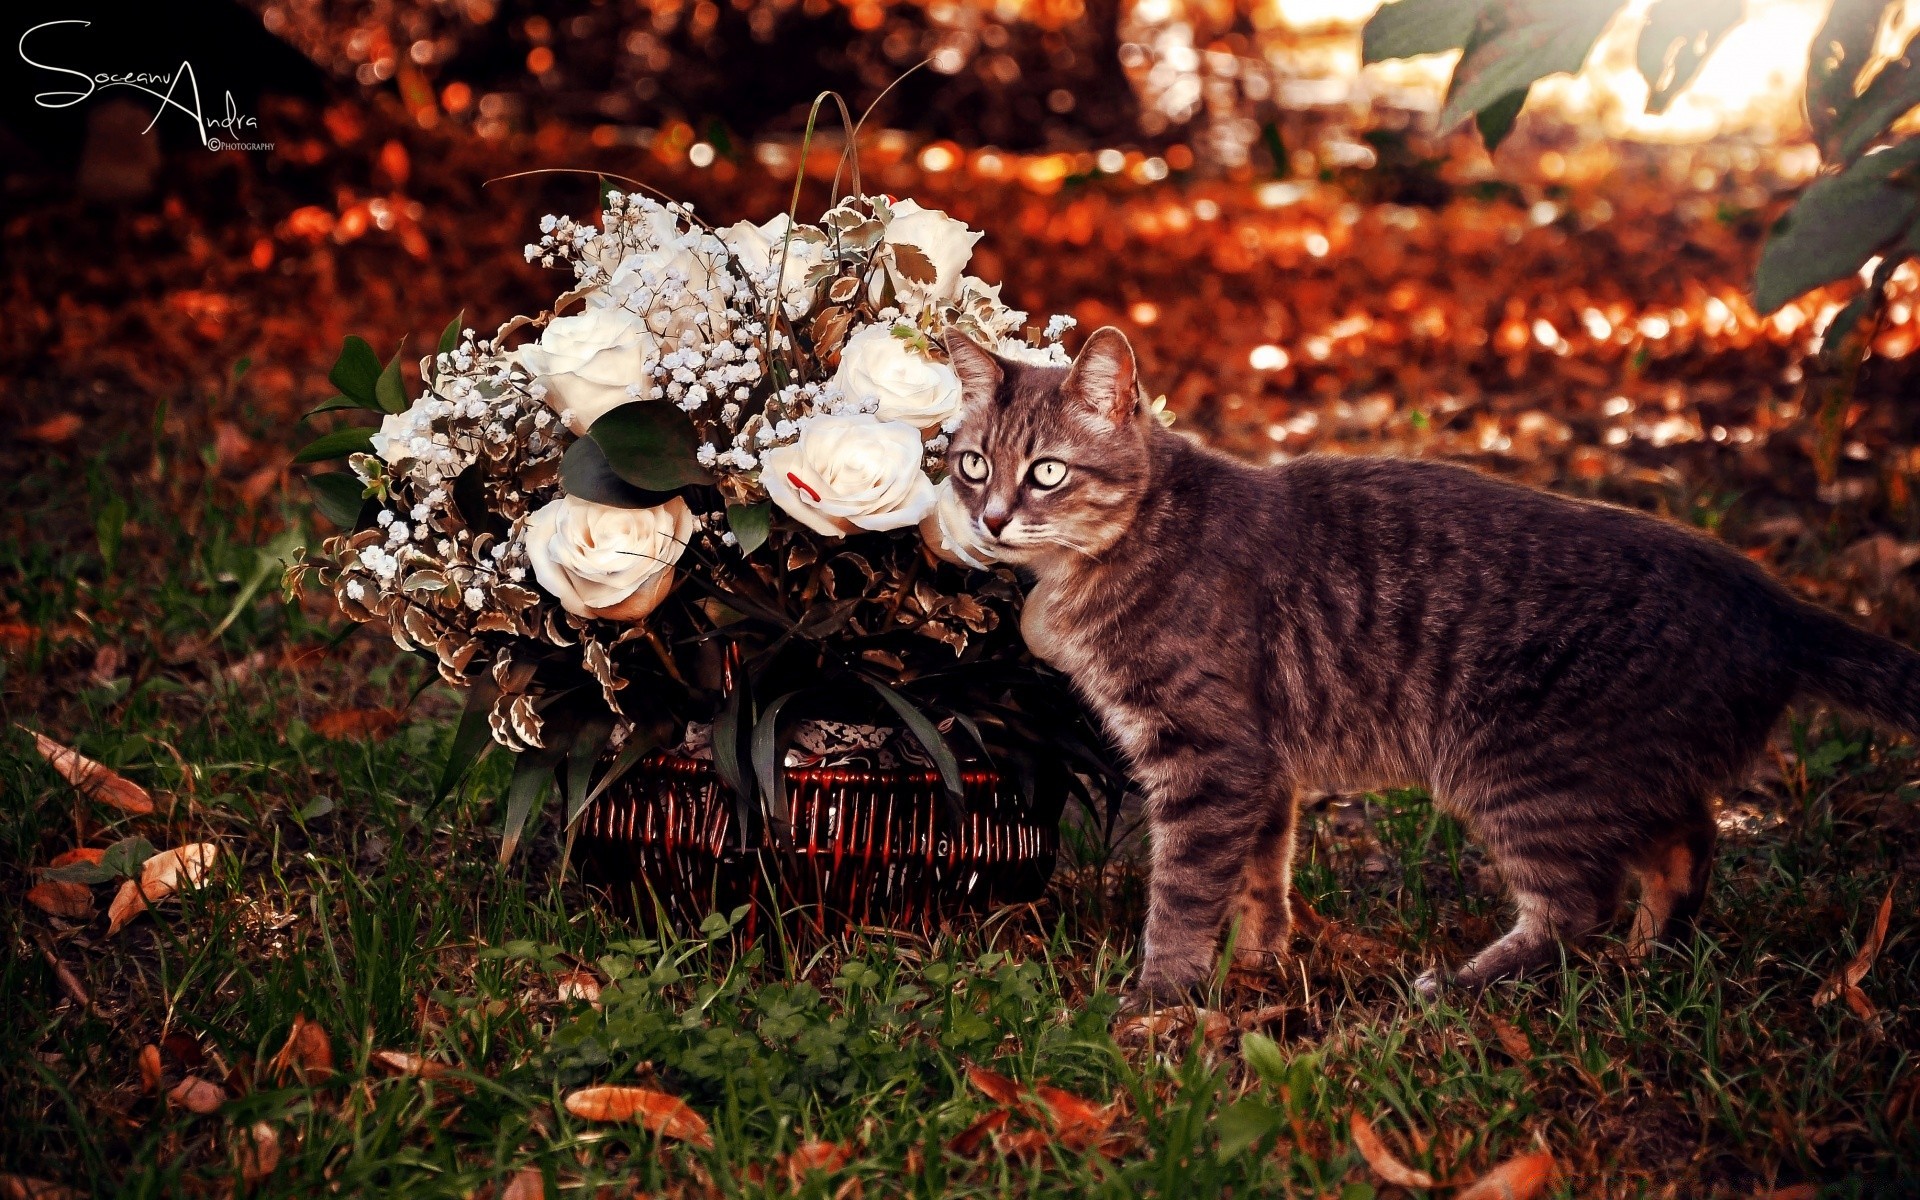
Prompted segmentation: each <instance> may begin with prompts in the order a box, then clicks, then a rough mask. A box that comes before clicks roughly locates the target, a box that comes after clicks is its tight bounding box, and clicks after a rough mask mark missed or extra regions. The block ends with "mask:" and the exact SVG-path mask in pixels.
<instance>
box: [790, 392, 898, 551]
mask: <svg viewBox="0 0 1920 1200" xmlns="http://www.w3.org/2000/svg"><path fill="white" fill-rule="evenodd" d="M922 453H923V450H922V449H921V446H920V431H919V430H918V429H916V428H914V427H913V426H912V425H908V424H906V423H905V422H902V421H882V420H879V419H878V418H876V417H873V416H871V415H869V414H867V413H850V414H838V415H834V416H822V417H814V418H812V419H811V420H809V421H807V422H806V423H805V424H803V425H802V426H801V427H800V437H799V440H797V441H795V442H794V443H793V444H792V445H790V446H775V447H774V448H773V449H771V450H768V451H766V452H764V453H763V454H761V456H760V465H761V468H762V470H761V474H760V483H761V486H763V487H765V488H766V489H767V495H769V496H771V497H773V502H774V503H775V504H778V505H779V506H780V507H781V508H782V509H784V510H786V512H787V513H788V515H790V516H792V517H793V518H794V519H795V520H797V521H799V522H800V523H801V524H802V525H805V526H807V527H808V528H809V529H813V530H817V531H818V532H820V533H824V534H826V535H827V536H829V537H842V536H844V535H846V534H849V533H852V532H854V531H855V530H860V529H904V528H906V527H907V526H909V525H917V524H919V523H920V518H921V517H924V516H926V515H927V513H928V512H929V511H930V510H931V509H932V508H933V504H934V498H935V497H934V490H933V481H932V480H931V479H928V478H927V474H926V472H925V471H922V470H921V469H920V458H921V455H922Z"/></svg>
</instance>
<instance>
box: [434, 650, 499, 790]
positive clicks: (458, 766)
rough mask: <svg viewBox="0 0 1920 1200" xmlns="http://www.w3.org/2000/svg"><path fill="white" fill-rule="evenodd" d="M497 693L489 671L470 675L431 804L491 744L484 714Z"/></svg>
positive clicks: (450, 788)
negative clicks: (462, 706)
mask: <svg viewBox="0 0 1920 1200" xmlns="http://www.w3.org/2000/svg"><path fill="white" fill-rule="evenodd" d="M499 695H500V686H499V685H498V684H496V683H495V682H494V681H493V675H492V674H491V673H490V672H482V673H481V674H479V675H476V676H474V677H473V681H472V682H471V683H469V684H468V685H467V703H466V707H465V708H463V709H461V710H460V723H459V724H458V725H456V726H455V727H454V730H453V744H452V745H451V746H450V747H448V749H447V761H446V763H445V764H444V765H443V766H442V767H441V768H440V786H439V787H437V788H435V789H434V792H433V802H434V803H435V804H438V803H440V801H442V800H445V799H446V798H447V794H448V793H450V792H452V791H453V789H454V788H455V786H457V785H458V784H459V782H460V780H461V778H462V777H463V776H464V775H466V773H467V769H468V768H469V767H471V766H473V764H474V763H475V762H477V761H479V758H480V756H481V754H483V753H485V752H486V750H487V748H488V747H490V746H492V745H493V734H492V732H491V731H490V730H489V728H488V726H487V714H488V712H490V711H491V710H492V708H493V702H494V700H496V699H498V698H499Z"/></svg>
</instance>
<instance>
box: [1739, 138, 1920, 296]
mask: <svg viewBox="0 0 1920 1200" xmlns="http://www.w3.org/2000/svg"><path fill="white" fill-rule="evenodd" d="M1916 163H1920V138H1914V139H1910V140H1908V141H1905V142H1901V143H1900V144H1899V145H1897V146H1894V147H1892V148H1891V149H1887V150H1881V151H1879V152H1877V153H1874V154H1869V155H1867V156H1866V157H1864V158H1862V159H1860V160H1859V161H1858V162H1855V163H1853V164H1851V165H1850V166H1848V167H1847V168H1846V169H1845V170H1843V171H1841V172H1840V173H1839V174H1837V175H1829V176H1827V177H1826V178H1824V179H1821V180H1818V181H1817V182H1815V183H1814V184H1813V186H1812V187H1809V188H1808V189H1807V190H1806V191H1805V192H1804V193H1803V194H1802V195H1801V197H1800V199H1799V201H1798V202H1796V203H1795V204H1794V206H1793V208H1792V209H1790V210H1789V211H1788V212H1787V214H1786V215H1785V216H1783V217H1781V218H1780V220H1779V221H1778V222H1776V223H1775V224H1774V227H1773V231H1772V232H1771V233H1770V234H1769V235H1768V237H1767V244H1766V246H1765V247H1764V248H1763V249H1762V250H1761V252H1760V268H1759V270H1758V271H1756V272H1755V273H1754V280H1753V291H1754V307H1755V308H1756V309H1758V310H1759V311H1760V313H1761V315H1763V316H1764V315H1766V314H1767V313H1770V312H1773V311H1774V310H1775V309H1778V308H1779V307H1780V306H1781V305H1783V304H1785V303H1786V302H1787V301H1789V300H1791V299H1793V298H1794V297H1795V296H1798V295H1800V294H1802V293H1803V292H1807V291H1810V290H1811V289H1813V288H1816V287H1819V286H1820V285H1821V284H1823V283H1831V282H1833V281H1834V280H1836V279H1844V278H1845V277H1846V276H1848V275H1851V274H1853V273H1854V272H1855V271H1858V270H1859V269H1860V267H1861V264H1863V263H1865V262H1866V261H1867V260H1868V259H1869V258H1872V257H1873V256H1874V255H1875V254H1878V253H1879V252H1880V251H1881V250H1882V249H1884V248H1885V247H1886V246H1888V245H1889V244H1891V243H1892V242H1894V241H1895V240H1897V239H1898V238H1900V237H1901V236H1903V235H1905V234H1906V233H1907V232H1908V231H1909V230H1911V229H1912V228H1913V225H1914V220H1915V218H1916V216H1920V192H1916V191H1915V190H1914V189H1913V188H1912V187H1911V186H1910V185H1909V184H1910V180H1909V179H1908V177H1907V175H1906V173H1907V172H1908V171H1909V170H1910V169H1911V168H1912V167H1913V166H1914V165H1915V164H1916Z"/></svg>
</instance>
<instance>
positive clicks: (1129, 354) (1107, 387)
mask: <svg viewBox="0 0 1920 1200" xmlns="http://www.w3.org/2000/svg"><path fill="white" fill-rule="evenodd" d="M1137 386H1138V385H1137V384H1135V382H1134V364H1133V347H1132V346H1131V345H1129V344H1128V342H1127V335H1126V334H1124V333H1121V332H1120V331H1119V330H1118V329H1115V328H1114V327H1113V326H1111V325H1103V326H1101V327H1100V328H1099V329H1096V330H1094V331H1093V333H1092V334H1091V335H1090V336H1089V337H1088V338H1087V344H1086V345H1084V346H1082V347H1080V353H1079V355H1078V356H1076V357H1075V358H1074V360H1073V369H1072V370H1070V371H1068V372H1067V382H1066V386H1065V388H1064V389H1063V390H1065V392H1066V393H1067V395H1069V396H1072V397H1074V398H1075V399H1077V400H1079V401H1080V402H1081V403H1083V404H1085V405H1087V406H1088V407H1089V408H1091V409H1093V410H1094V411H1095V412H1096V413H1099V414H1100V415H1101V416H1102V417H1105V418H1106V419H1107V420H1108V421H1110V422H1112V423H1113V424H1115V425H1124V424H1126V423H1127V422H1128V421H1130V420H1132V419H1133V410H1134V405H1135V403H1136V402H1137V397H1136V395H1135V393H1136V391H1137Z"/></svg>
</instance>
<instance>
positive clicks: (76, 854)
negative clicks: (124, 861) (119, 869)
mask: <svg viewBox="0 0 1920 1200" xmlns="http://www.w3.org/2000/svg"><path fill="white" fill-rule="evenodd" d="M106 856H107V852H106V851H105V850H97V849H95V848H94V847H92V846H75V847H74V848H73V849H71V850H62V851H61V852H60V853H58V854H56V855H54V856H53V861H52V862H50V863H48V864H47V865H48V866H49V867H70V866H72V865H73V864H74V863H87V864H89V865H97V864H98V863H99V862H100V860H101V859H103V858H105V857H106Z"/></svg>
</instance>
